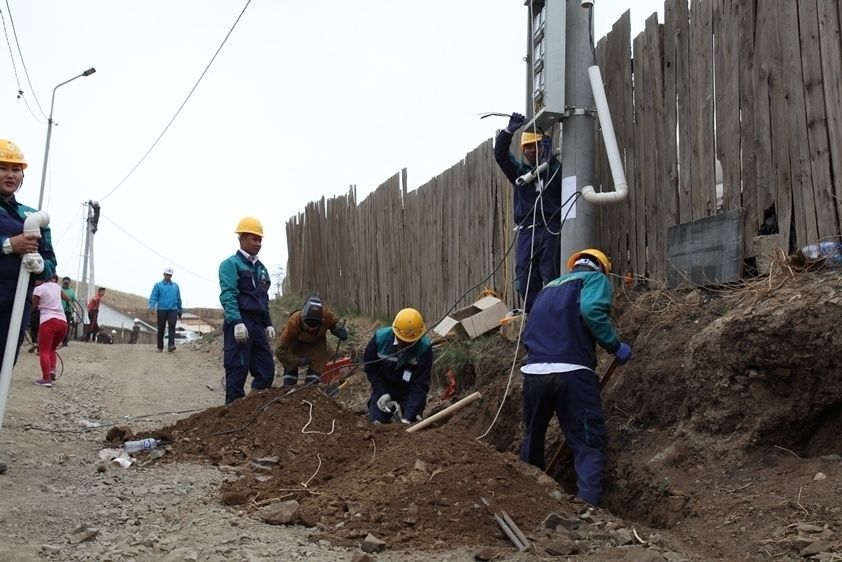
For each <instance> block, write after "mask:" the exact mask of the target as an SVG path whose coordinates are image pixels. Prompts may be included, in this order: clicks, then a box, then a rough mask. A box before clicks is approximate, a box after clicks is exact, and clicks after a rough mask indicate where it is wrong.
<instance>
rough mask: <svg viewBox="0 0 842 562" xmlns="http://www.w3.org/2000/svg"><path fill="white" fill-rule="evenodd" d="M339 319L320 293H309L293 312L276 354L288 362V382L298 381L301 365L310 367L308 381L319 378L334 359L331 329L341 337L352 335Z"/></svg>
mask: <svg viewBox="0 0 842 562" xmlns="http://www.w3.org/2000/svg"><path fill="white" fill-rule="evenodd" d="M338 322H339V319H338V318H337V317H336V314H334V313H333V311H332V310H330V308H328V307H326V306H324V304H323V303H322V299H321V297H319V296H318V295H311V296H309V297H307V301H306V302H305V303H304V307H303V308H302V309H301V310H296V311H295V312H293V313H292V314H290V316H289V319H288V320H287V323H286V325H285V326H284V329H283V330H282V331H281V335H280V336H279V337H278V341H277V344H276V346H275V356H276V357H277V358H278V361H280V362H281V364H282V365H283V366H284V379H283V385H284V386H292V385H295V384H296V383H297V382H298V368H299V367H307V374H306V375H305V378H304V383H305V384H315V383H318V382H319V380H320V379H321V378H322V375H323V374H324V372H325V365H326V364H327V362H328V360H329V359H330V357H329V352H328V349H327V338H326V337H325V336H326V334H327V332H328V331H330V333H331V334H333V335H334V336H336V337H337V338H339V339H340V340H341V341H345V340H346V339H348V330H346V329H345V327H344V326H339V325H338Z"/></svg>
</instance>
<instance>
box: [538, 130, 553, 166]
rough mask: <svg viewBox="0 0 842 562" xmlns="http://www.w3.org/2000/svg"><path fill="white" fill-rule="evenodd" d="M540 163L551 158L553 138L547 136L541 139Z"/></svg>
mask: <svg viewBox="0 0 842 562" xmlns="http://www.w3.org/2000/svg"><path fill="white" fill-rule="evenodd" d="M540 147H541V161H547V160H549V159H550V158H551V157H552V155H553V154H552V150H553V138H552V137H551V136H549V135H544V136H543V137H541V143H540Z"/></svg>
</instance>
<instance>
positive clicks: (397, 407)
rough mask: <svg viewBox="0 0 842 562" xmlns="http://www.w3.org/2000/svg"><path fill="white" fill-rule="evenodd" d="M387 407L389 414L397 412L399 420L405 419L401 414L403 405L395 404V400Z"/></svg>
mask: <svg viewBox="0 0 842 562" xmlns="http://www.w3.org/2000/svg"><path fill="white" fill-rule="evenodd" d="M386 407H387V408H389V413H392V412H395V413H397V415H398V417H399V418H402V417H403V415H402V412H401V405H400V404H398V403H397V402H395V401H394V400H392V401H391V402H389V403H388V404H386Z"/></svg>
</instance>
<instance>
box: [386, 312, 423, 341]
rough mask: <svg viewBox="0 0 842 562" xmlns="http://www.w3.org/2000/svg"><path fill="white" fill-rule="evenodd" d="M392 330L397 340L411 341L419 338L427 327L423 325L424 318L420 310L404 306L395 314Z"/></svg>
mask: <svg viewBox="0 0 842 562" xmlns="http://www.w3.org/2000/svg"><path fill="white" fill-rule="evenodd" d="M392 331H393V332H395V335H396V336H397V337H398V339H399V340H401V341H405V342H409V343H413V342H416V341H418V340H420V339H421V336H423V335H424V332H426V331H427V327H426V326H424V318H422V317H421V313H420V312H418V311H417V310H415V309H414V308H404V309H403V310H401V311H400V312H398V313H397V315H396V316H395V321H394V322H392Z"/></svg>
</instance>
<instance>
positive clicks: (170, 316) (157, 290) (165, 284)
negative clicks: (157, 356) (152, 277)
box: [149, 279, 181, 350]
mask: <svg viewBox="0 0 842 562" xmlns="http://www.w3.org/2000/svg"><path fill="white" fill-rule="evenodd" d="M156 308H157V309H158V349H159V350H162V349H164V332H165V331H166V332H167V344H168V346H169V349H171V350H172V349H175V322H176V319H177V318H181V291H180V290H179V288H178V284H176V283H173V282H172V281H167V280H166V279H164V280H162V281H158V282H157V283H155V286H154V287H152V294H151V295H149V310H154V309H156Z"/></svg>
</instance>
